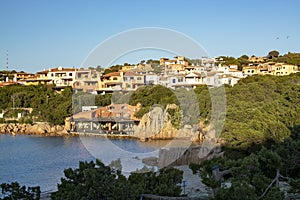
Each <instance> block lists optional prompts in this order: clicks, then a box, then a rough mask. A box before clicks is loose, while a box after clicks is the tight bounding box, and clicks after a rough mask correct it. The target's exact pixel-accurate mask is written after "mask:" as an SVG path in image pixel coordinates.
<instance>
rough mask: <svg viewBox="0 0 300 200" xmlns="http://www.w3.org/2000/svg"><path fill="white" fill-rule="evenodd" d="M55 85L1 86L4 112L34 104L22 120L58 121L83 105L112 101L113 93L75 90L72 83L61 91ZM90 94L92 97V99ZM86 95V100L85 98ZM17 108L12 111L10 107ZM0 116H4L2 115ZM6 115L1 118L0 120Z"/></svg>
mask: <svg viewBox="0 0 300 200" xmlns="http://www.w3.org/2000/svg"><path fill="white" fill-rule="evenodd" d="M53 87H54V86H52V85H48V86H46V85H36V86H34V85H31V86H23V85H9V86H5V87H1V88H0V110H3V111H6V113H5V115H4V116H7V115H11V116H13V117H16V116H15V114H16V113H15V112H16V111H21V110H20V109H18V108H32V109H33V111H32V113H31V114H30V115H24V117H23V118H24V119H21V122H26V123H32V122H35V121H45V122H49V123H52V124H55V125H62V124H64V120H65V118H66V117H69V116H71V115H72V114H73V113H77V112H80V111H81V106H82V105H98V106H105V105H109V104H110V103H111V95H110V94H108V95H92V96H90V95H88V94H82V93H78V94H74V95H73V91H72V88H71V87H66V88H65V89H64V90H63V91H62V92H60V93H58V92H56V91H55V90H54V88H53ZM91 97H92V98H93V101H90V99H91ZM86 98H87V100H86ZM12 108H14V110H13V111H12V110H11V109H12ZM0 120H1V119H0ZM3 120H4V119H2V121H1V122H4V121H3Z"/></svg>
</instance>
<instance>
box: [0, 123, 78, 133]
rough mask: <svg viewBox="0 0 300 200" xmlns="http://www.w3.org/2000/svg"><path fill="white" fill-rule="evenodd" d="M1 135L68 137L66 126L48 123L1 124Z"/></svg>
mask: <svg viewBox="0 0 300 200" xmlns="http://www.w3.org/2000/svg"><path fill="white" fill-rule="evenodd" d="M0 134H11V135H17V134H19V135H40V136H66V135H75V134H70V133H68V132H67V131H66V130H65V129H64V126H60V125H50V124H49V123H46V122H41V123H35V124H17V123H16V124H0Z"/></svg>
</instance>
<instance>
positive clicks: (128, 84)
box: [122, 71, 146, 91]
mask: <svg viewBox="0 0 300 200" xmlns="http://www.w3.org/2000/svg"><path fill="white" fill-rule="evenodd" d="M145 84H146V83H145V76H144V75H142V74H138V73H136V72H132V71H128V72H125V73H124V75H123V84H122V89H123V90H125V91H134V90H136V89H137V88H139V87H141V86H144V85H145Z"/></svg>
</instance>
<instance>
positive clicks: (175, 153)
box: [143, 145, 223, 168]
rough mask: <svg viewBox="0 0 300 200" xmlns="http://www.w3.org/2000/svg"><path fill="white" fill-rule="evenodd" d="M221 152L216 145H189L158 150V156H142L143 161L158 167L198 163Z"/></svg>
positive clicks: (221, 153)
mask: <svg viewBox="0 0 300 200" xmlns="http://www.w3.org/2000/svg"><path fill="white" fill-rule="evenodd" d="M222 156H223V152H221V148H220V147H219V146H218V145H217V146H215V147H209V146H201V145H199V146H191V147H171V148H164V149H160V150H159V157H158V158H156V157H149V158H144V159H143V163H145V164H147V165H150V166H154V165H155V166H157V167H159V168H163V167H168V166H181V165H189V164H190V163H196V164H200V163H201V162H202V161H204V160H209V159H212V158H215V157H222Z"/></svg>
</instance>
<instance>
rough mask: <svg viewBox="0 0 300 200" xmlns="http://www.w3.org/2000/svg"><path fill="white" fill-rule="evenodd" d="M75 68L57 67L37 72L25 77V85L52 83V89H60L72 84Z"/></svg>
mask: <svg viewBox="0 0 300 200" xmlns="http://www.w3.org/2000/svg"><path fill="white" fill-rule="evenodd" d="M75 74H76V69H75V68H63V67H57V68H52V69H48V70H43V71H41V72H37V73H36V74H35V75H34V76H31V77H29V78H27V79H26V85H38V84H46V85H50V84H52V85H54V86H55V87H54V89H55V90H58V91H61V90H63V89H64V88H65V87H68V86H71V87H72V86H73V82H74V81H75Z"/></svg>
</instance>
